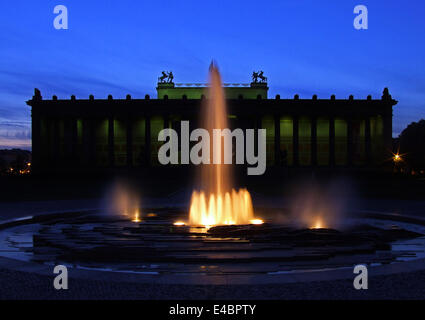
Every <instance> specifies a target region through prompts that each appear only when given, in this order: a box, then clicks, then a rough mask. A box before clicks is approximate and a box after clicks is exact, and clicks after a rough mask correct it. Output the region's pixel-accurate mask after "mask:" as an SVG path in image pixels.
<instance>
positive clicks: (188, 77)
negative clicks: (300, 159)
mask: <svg viewBox="0 0 425 320" xmlns="http://www.w3.org/2000/svg"><path fill="white" fill-rule="evenodd" d="M59 4H62V5H66V6H67V8H68V14H69V29H68V30H56V29H54V27H53V20H54V18H55V14H54V13H53V8H54V7H55V6H56V5H59ZM358 4H363V5H366V6H367V7H368V10H369V29H368V30H360V31H359V30H355V29H354V27H353V19H354V17H355V15H354V13H353V9H354V7H355V6H356V5H358ZM424 34H425V1H423V0H409V1H399V0H387V1H378V0H375V1H364V0H362V1H360V0H357V1H351V0H344V1H341V0H328V1H317V0H311V1H307V0H277V1H267V0H262V1H259V0H257V1H248V0H243V1H240V0H226V1H199V0H197V1H192V0H190V1H188V0H181V1H175V0H174V1H166V0H161V1H143V0H120V1H107V0H102V1H101V0H92V1H87V0H86V1H82V0H81V1H80V0H72V1H71V0H66V1H60V2H59V1H50V0H43V1H41V0H37V1H13V2H11V1H1V4H0V41H1V50H0V148H11V147H21V148H27V149H28V148H30V147H31V136H30V127H31V118H30V108H29V107H28V106H26V104H25V101H26V100H28V99H30V98H31V97H32V95H33V92H34V88H35V87H37V88H39V89H40V90H41V93H42V95H43V97H44V98H47V99H51V96H52V95H53V94H56V95H57V96H58V97H59V98H69V97H70V96H71V95H72V94H74V95H76V96H77V98H88V96H89V94H94V95H95V97H96V98H106V97H107V95H108V94H112V95H113V96H114V98H124V97H125V96H126V94H128V93H129V94H131V95H132V96H133V97H134V98H143V97H144V95H145V94H150V95H151V96H153V97H156V92H155V86H156V82H157V78H158V76H159V75H160V73H161V71H162V70H171V71H173V73H174V76H175V79H174V80H175V82H183V83H193V82H202V83H204V82H206V79H207V72H208V66H209V63H210V62H211V60H212V59H214V60H215V61H217V63H218V65H219V68H220V71H221V73H222V76H223V80H224V81H225V82H230V83H249V82H250V81H251V74H252V71H254V70H264V74H265V75H266V76H267V77H268V79H269V81H268V82H269V86H270V91H269V97H274V95H275V94H280V95H281V97H282V98H287V97H293V96H294V94H296V93H298V94H299V95H300V97H301V98H311V96H312V95H313V94H317V95H318V96H319V98H329V97H330V95H331V94H336V96H337V98H348V96H349V95H350V94H353V95H354V97H355V98H362V99H364V98H366V96H367V95H368V94H372V96H373V98H380V97H381V95H382V91H383V88H384V87H389V89H390V93H391V94H392V96H393V98H395V99H397V100H398V101H399V104H398V105H397V106H396V107H395V110H394V120H393V123H394V128H393V134H394V136H397V135H398V134H399V133H400V132H401V131H402V130H403V128H405V127H406V126H407V125H408V124H409V123H410V122H412V121H418V120H419V119H421V118H425V41H424Z"/></svg>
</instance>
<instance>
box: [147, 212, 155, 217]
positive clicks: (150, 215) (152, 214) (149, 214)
mask: <svg viewBox="0 0 425 320" xmlns="http://www.w3.org/2000/svg"><path fill="white" fill-rule="evenodd" d="M147 216H148V217H149V218H153V217H156V216H157V214H156V213H148V214H147Z"/></svg>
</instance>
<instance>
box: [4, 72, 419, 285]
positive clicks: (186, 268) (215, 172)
mask: <svg viewBox="0 0 425 320" xmlns="http://www.w3.org/2000/svg"><path fill="white" fill-rule="evenodd" d="M208 90H209V93H208V98H207V99H205V100H204V101H203V102H204V105H203V107H202V113H201V119H202V126H203V127H204V128H205V129H206V130H207V131H209V132H210V133H211V132H212V130H213V129H224V128H228V127H229V124H228V121H227V110H226V103H225V96H224V91H223V88H222V83H221V79H220V74H219V72H218V70H217V68H216V67H215V66H214V65H212V66H211V68H210V87H209V89H208ZM210 143H211V141H210ZM212 143H213V144H214V143H216V142H215V141H214V140H213V141H212ZM221 145H224V144H221ZM215 146H216V145H215ZM213 147H214V146H213ZM216 149H217V146H216ZM214 155H215V153H214ZM221 155H223V152H222V153H221ZM221 162H222V161H221ZM199 173H200V175H199V182H200V185H199V188H197V189H195V190H194V191H193V193H192V197H191V202H190V208H189V212H187V208H183V206H177V205H175V203H176V202H178V201H176V202H173V200H171V201H170V202H168V203H164V201H162V200H163V199H165V195H162V196H161V198H159V199H149V200H151V201H150V202H151V203H152V202H153V203H158V204H159V205H157V206H153V207H147V206H146V203H149V201H143V203H144V205H145V206H144V207H143V216H142V210H141V205H140V194H139V193H138V192H136V189H135V188H133V187H131V185H130V184H129V183H124V182H122V181H120V182H117V183H115V185H114V187H113V188H111V190H109V192H107V196H106V199H105V200H106V209H105V208H102V209H100V210H93V211H89V210H85V211H84V210H81V211H75V212H66V213H64V212H58V213H53V214H46V215H39V216H35V217H30V218H26V219H21V220H17V221H12V222H7V223H3V224H0V257H8V258H12V259H17V260H21V261H23V262H26V261H30V262H37V263H39V264H46V265H47V264H49V265H51V264H53V263H55V264H57V263H63V264H67V265H73V266H74V267H76V268H81V269H87V268H89V269H97V270H103V271H104V270H110V271H117V272H128V273H140V274H145V275H147V276H148V277H151V278H152V279H154V280H155V275H162V276H167V275H169V276H170V277H169V280H167V281H177V280H176V279H177V278H178V279H179V281H180V280H181V281H183V282H184V281H186V279H187V281H189V282H190V283H194V282H191V281H193V279H197V280H196V281H199V282H200V283H202V281H205V279H206V278H208V277H204V275H214V277H223V278H222V279H224V281H225V283H231V282H232V281H233V276H234V275H237V276H243V277H244V276H246V278H244V279H245V280H244V281H246V283H251V281H253V280H252V279H253V278H254V277H257V276H258V277H262V278H261V279H262V280H261V281H263V280H264V279H266V280H267V281H274V279H275V278H273V277H274V275H278V274H280V275H282V274H286V273H292V272H298V273H303V272H305V273H306V274H307V273H308V272H309V271H311V270H316V271H324V270H329V269H331V270H333V269H339V268H351V267H352V266H353V265H356V264H358V263H362V264H368V265H383V264H389V263H403V262H404V261H407V260H408V259H421V258H425V255H424V251H423V248H425V221H423V220H421V219H414V218H409V217H403V216H395V215H392V214H385V213H379V214H378V213H374V212H362V211H354V210H353V209H350V208H351V206H349V205H347V203H346V201H345V196H346V195H345V194H344V193H343V192H344V191H343V190H345V192H346V193H348V194H349V195H350V196H352V192H347V190H348V189H349V188H348V185H346V184H343V185H341V184H338V185H335V186H334V187H332V186H331V187H330V188H329V187H327V186H324V185H323V183H320V184H317V185H311V181H310V182H309V184H308V185H300V188H299V190H294V195H293V196H292V197H289V198H290V199H291V198H292V199H293V203H292V205H291V204H290V205H289V206H287V207H278V206H273V207H272V206H268V207H267V206H266V207H259V206H256V207H255V214H254V207H253V203H252V199H251V195H250V193H249V192H248V190H246V189H239V190H236V188H235V187H234V183H233V179H232V165H226V164H214V163H213V164H208V165H202V166H201V167H200V172H199ZM298 183H299V182H298ZM292 189H296V188H292ZM152 200H159V201H157V202H155V201H152ZM180 200H182V199H180ZM273 205H274V204H273ZM351 211H353V212H351ZM105 213H106V214H105ZM256 215H259V216H261V217H262V218H263V219H264V222H263V220H262V219H259V218H258V217H257V218H256ZM188 216H189V217H188ZM142 218H143V219H142ZM174 275H179V277H174ZM184 275H190V276H189V277H187V278H186V277H185V276H184ZM228 275H230V277H228ZM350 276H352V272H350ZM215 279H216V278H215ZM161 281H162V279H161Z"/></svg>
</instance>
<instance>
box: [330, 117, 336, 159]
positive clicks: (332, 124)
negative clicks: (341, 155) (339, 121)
mask: <svg viewBox="0 0 425 320" xmlns="http://www.w3.org/2000/svg"><path fill="white" fill-rule="evenodd" d="M329 166H330V167H334V166H335V117H333V116H332V117H329Z"/></svg>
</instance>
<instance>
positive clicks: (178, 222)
mask: <svg viewBox="0 0 425 320" xmlns="http://www.w3.org/2000/svg"><path fill="white" fill-rule="evenodd" d="M174 225H175V226H178V227H181V226H185V225H186V223H184V222H183V221H177V222H174Z"/></svg>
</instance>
